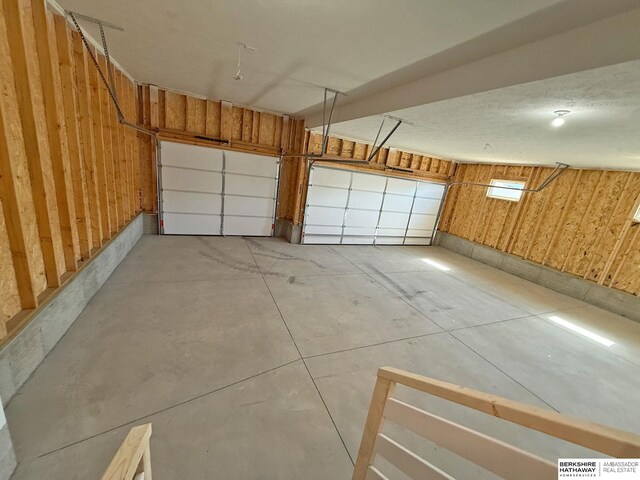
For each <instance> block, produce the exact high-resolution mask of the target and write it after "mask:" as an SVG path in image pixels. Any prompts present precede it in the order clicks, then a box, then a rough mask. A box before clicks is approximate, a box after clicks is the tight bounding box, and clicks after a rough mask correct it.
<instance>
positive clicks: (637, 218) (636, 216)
mask: <svg viewBox="0 0 640 480" xmlns="http://www.w3.org/2000/svg"><path fill="white" fill-rule="evenodd" d="M633 221H634V222H638V223H640V204H639V205H638V209H637V210H636V213H635V214H634V215H633Z"/></svg>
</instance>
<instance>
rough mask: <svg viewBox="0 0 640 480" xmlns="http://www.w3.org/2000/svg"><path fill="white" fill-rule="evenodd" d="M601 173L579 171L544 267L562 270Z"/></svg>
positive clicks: (596, 171)
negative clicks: (574, 188) (576, 182)
mask: <svg viewBox="0 0 640 480" xmlns="http://www.w3.org/2000/svg"><path fill="white" fill-rule="evenodd" d="M602 173H603V172H602V171H598V170H582V171H581V175H580V180H579V184H578V185H577V187H576V191H575V193H574V196H573V199H572V201H571V203H570V204H569V205H567V212H566V216H565V217H564V221H563V222H562V223H561V224H559V225H557V226H556V231H557V233H558V235H557V237H556V240H555V242H554V244H553V246H552V248H551V250H550V251H549V252H548V256H547V259H546V265H548V266H550V267H552V268H557V269H562V266H563V265H564V263H565V261H566V259H567V258H568V255H569V252H570V250H571V248H572V246H573V244H574V241H575V239H576V234H577V231H578V229H579V227H580V224H581V222H582V219H583V218H584V217H585V214H586V211H587V208H588V207H589V201H590V199H591V198H592V196H593V194H594V191H595V189H596V186H597V185H598V182H599V180H600V177H601V176H602Z"/></svg>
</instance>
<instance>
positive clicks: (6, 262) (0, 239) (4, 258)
mask: <svg viewBox="0 0 640 480" xmlns="http://www.w3.org/2000/svg"><path fill="white" fill-rule="evenodd" d="M20 309H21V307H20V294H19V292H18V281H17V280H16V272H15V270H14V268H13V260H12V258H11V250H10V248H9V237H8V236H7V226H6V224H5V221H4V212H3V209H2V201H0V324H4V323H6V321H7V320H9V319H10V318H11V317H13V316H14V315H15V314H16V313H18V312H19V311H20ZM2 330H3V329H2V327H1V326H0V331H2Z"/></svg>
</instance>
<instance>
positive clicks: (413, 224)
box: [409, 214, 436, 230]
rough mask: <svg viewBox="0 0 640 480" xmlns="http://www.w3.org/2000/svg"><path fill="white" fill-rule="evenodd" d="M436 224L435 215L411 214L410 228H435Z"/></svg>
mask: <svg viewBox="0 0 640 480" xmlns="http://www.w3.org/2000/svg"><path fill="white" fill-rule="evenodd" d="M435 226H436V216H435V215H420V214H414V215H411V220H410V221H409V228H411V229H413V228H420V229H424V230H433V228H434V227H435Z"/></svg>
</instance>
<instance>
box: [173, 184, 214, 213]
mask: <svg viewBox="0 0 640 480" xmlns="http://www.w3.org/2000/svg"><path fill="white" fill-rule="evenodd" d="M162 199H163V200H162V201H163V206H165V208H163V210H164V211H165V212H167V211H170V212H172V213H206V214H209V215H220V208H221V206H222V196H221V195H220V194H210V193H193V192H176V191H173V190H165V191H164V192H163V194H162Z"/></svg>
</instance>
